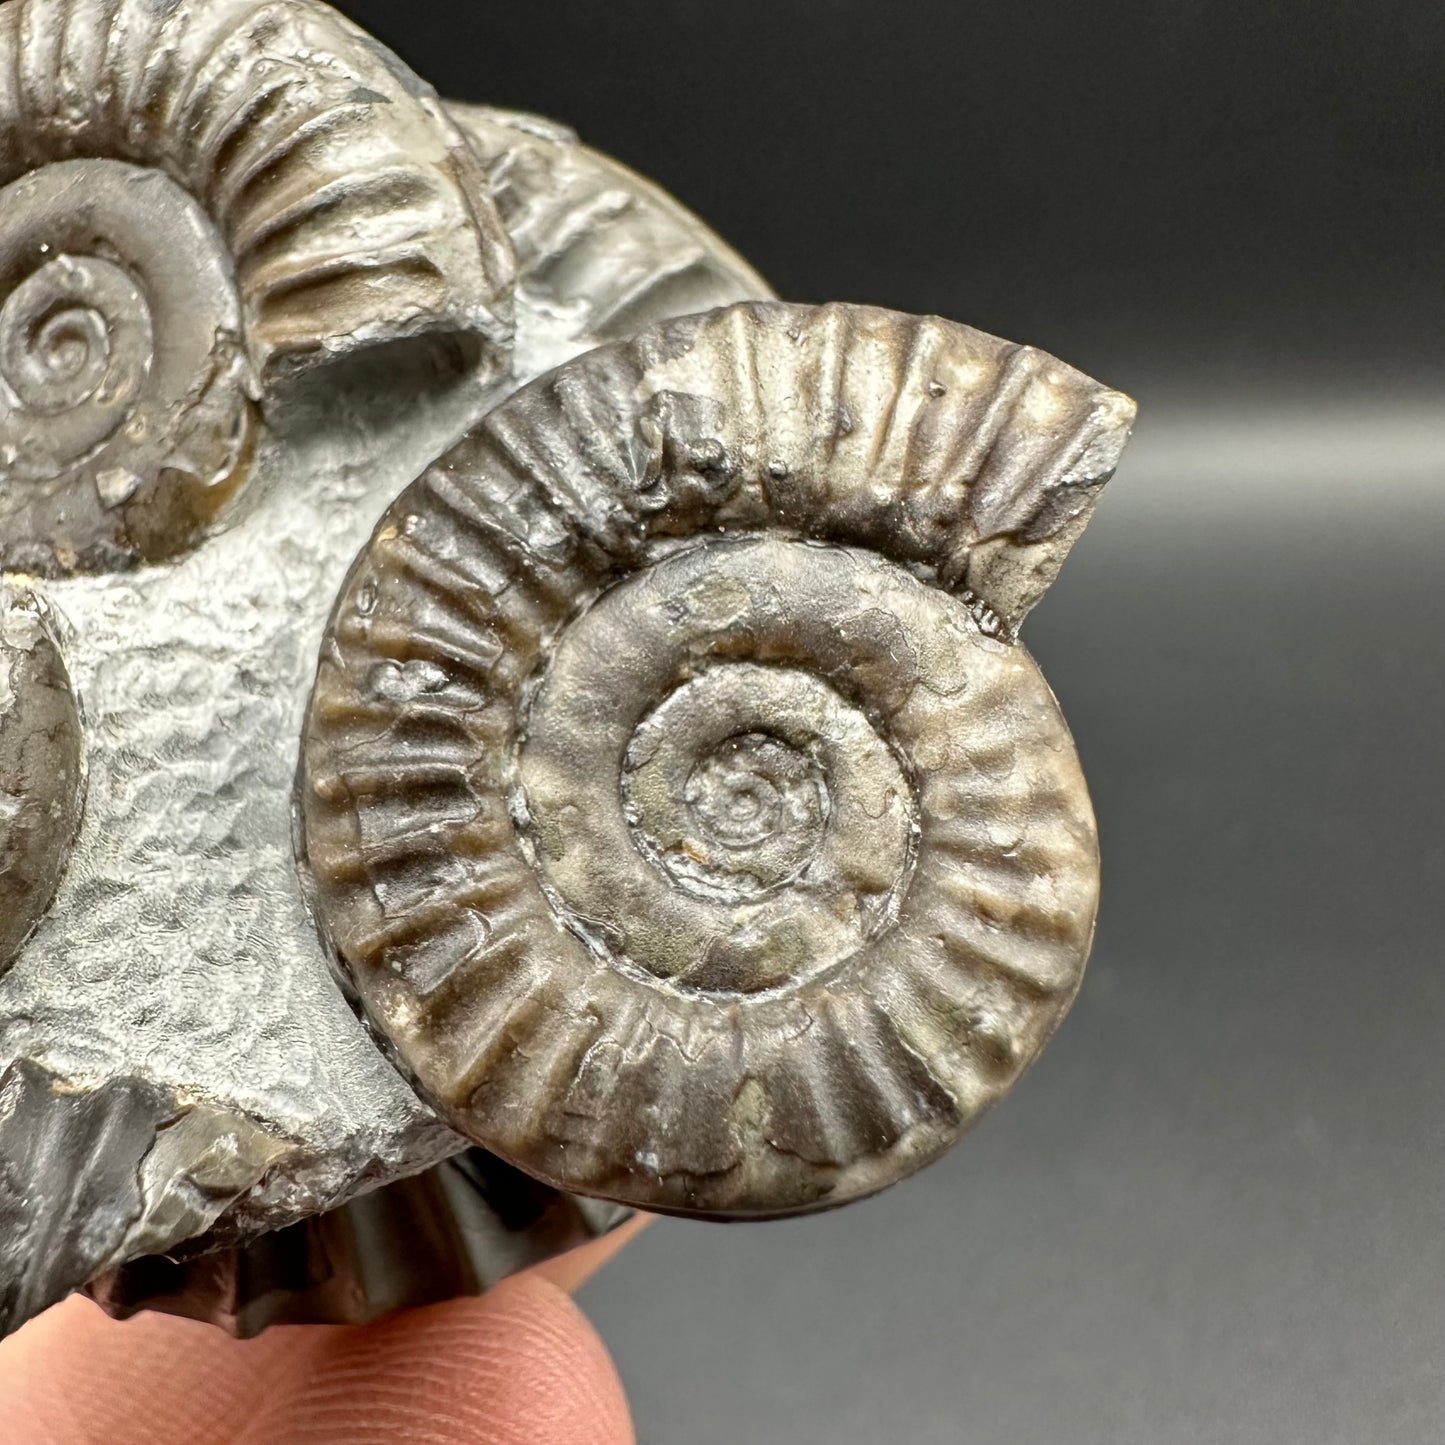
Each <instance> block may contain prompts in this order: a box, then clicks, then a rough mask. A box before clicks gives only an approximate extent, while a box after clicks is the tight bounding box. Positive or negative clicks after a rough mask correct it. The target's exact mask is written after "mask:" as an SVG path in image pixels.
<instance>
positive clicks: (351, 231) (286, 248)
mask: <svg viewBox="0 0 1445 1445" xmlns="http://www.w3.org/2000/svg"><path fill="white" fill-rule="evenodd" d="M6 183H9V184H8V186H6ZM0 186H6V188H5V189H4V190H0V564H3V565H4V566H5V567H7V568H21V569H25V570H29V571H32V572H46V573H55V572H67V571H74V570H86V571H92V570H110V569H114V568H116V567H120V566H124V565H128V564H129V563H131V562H132V561H134V560H135V559H137V558H141V559H155V558H159V557H164V556H168V555H171V554H173V553H174V552H176V551H177V550H179V549H180V548H182V547H184V546H186V545H188V544H189V542H190V540H191V539H192V538H193V537H194V536H195V535H196V534H197V533H199V532H200V531H202V530H203V529H204V528H205V527H206V526H207V525H209V524H210V522H211V521H213V520H214V518H215V517H216V515H217V513H218V512H219V511H220V510H221V508H222V507H223V506H224V505H225V504H226V502H227V501H228V500H229V499H230V497H231V495H232V494H233V492H234V491H235V488H236V486H237V485H238V483H239V482H240V480H241V479H242V476H243V475H244V471H245V466H246V461H247V457H248V455H249V450H250V446H251V428H252V414H253V408H254V407H255V405H256V404H257V403H258V402H260V403H263V404H266V403H268V402H269V401H272V400H274V399H275V392H274V390H273V389H270V388H268V385H267V384H268V381H269V380H271V379H274V378H277V377H279V378H283V379H284V378H285V377H287V376H288V375H294V374H295V373H296V372H299V371H304V370H306V369H308V368H313V367H315V366H316V365H317V364H318V363H323V362H329V361H331V360H334V359H335V358H337V357H339V356H344V355H346V354H348V353H350V352H354V351H356V350H358V349H361V348H369V347H373V346H376V345H378V344H381V343H385V342H390V341H399V340H404V339H407V338H413V337H417V336H421V335H432V334H449V335H455V336H458V337H462V338H471V339H472V340H473V341H474V343H475V344H476V345H477V346H479V347H486V348H491V349H492V350H493V352H494V353H495V356H496V357H500V355H501V354H502V351H503V350H504V348H505V345H506V342H507V339H508V335H509V321H508V318H509V311H508V304H509V294H510V283H511V269H512V258H511V253H510V248H508V247H507V246H506V244H505V241H504V239H502V238H503V235H504V233H503V232H502V229H501V226H500V223H499V221H498V220H497V218H496V214H495V212H494V211H493V209H492V206H491V202H490V200H489V199H488V196H487V192H486V188H485V186H484V184H483V181H482V177H481V172H480V168H479V166H478V164H477V162H476V160H475V158H474V156H473V154H472V152H471V150H470V148H469V147H468V146H467V145H466V143H465V142H464V141H463V139H462V137H461V135H460V134H459V133H458V132H457V131H456V130H455V129H454V128H453V126H452V125H451V123H450V122H449V121H448V120H447V119H446V117H445V116H444V114H443V112H442V109H441V106H440V104H439V103H438V102H437V100H436V98H435V96H434V95H433V94H432V93H431V92H430V90H429V89H428V88H427V87H426V86H424V85H422V84H421V82H420V81H418V80H417V79H416V77H415V76H413V75H412V74H411V73H410V72H409V71H407V70H406V69H405V67H404V66H402V65H400V64H399V63H398V62H397V61H395V59H394V57H391V56H390V55H388V53H387V52H385V51H384V50H382V49H381V48H380V47H379V46H377V45H375V44H374V43H372V42H371V41H370V40H369V39H368V38H367V37H366V36H364V35H362V34H361V33H360V32H359V31H357V30H356V29H355V28H354V27H352V26H351V25H350V24H348V23H347V22H346V21H344V20H343V19H342V18H341V17H340V16H339V15H337V14H335V12H333V11H331V10H329V9H327V8H326V7H325V6H322V5H317V4H312V3H308V0H209V3H206V4H175V3H165V4H162V3H158V0H7V3H5V4H4V5H0Z"/></svg>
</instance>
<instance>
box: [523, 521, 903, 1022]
mask: <svg viewBox="0 0 1445 1445" xmlns="http://www.w3.org/2000/svg"><path fill="white" fill-rule="evenodd" d="M817 565H818V562H817V559H816V558H814V557H813V556H812V555H811V553H810V552H809V550H808V549H806V548H802V547H797V548H791V549H790V548H787V547H782V548H778V547H771V546H770V547H745V548H734V547H728V546H718V547H715V548H699V549H697V552H696V553H688V554H681V555H679V556H676V557H673V558H670V559H668V560H667V561H665V562H662V563H659V564H658V565H657V566H655V567H653V568H651V569H649V570H648V571H647V572H645V573H643V574H641V575H638V576H635V577H633V578H631V579H629V580H628V581H627V582H625V583H623V584H621V585H619V586H617V587H615V588H614V589H613V590H612V591H610V592H608V593H606V594H605V595H604V596H603V597H602V598H601V599H600V600H599V601H598V602H596V603H595V604H594V605H593V606H592V607H591V608H590V609H589V610H588V611H587V612H585V613H584V614H583V615H582V616H581V617H580V618H578V619H577V620H576V621H575V622H574V623H573V624H572V625H571V626H570V627H569V628H568V629H567V630H566V631H565V632H564V633H563V635H562V637H561V639H560V640H559V642H558V644H557V649H556V652H555V654H554V655H553V657H552V659H551V662H550V665H549V666H548V669H547V672H546V675H545V676H544V678H543V679H542V684H541V686H540V688H539V689H538V692H537V695H536V698H535V700H534V702H533V704H532V709H531V715H530V718H529V720H528V729H527V738H526V742H525V744H524V746H523V748H522V751H521V754H520V758H519V769H518V771H519V782H520V784H521V798H520V800H519V806H518V812H519V814H520V815H521V816H523V817H524V818H525V819H526V820H527V825H528V833H529V836H530V838H531V847H532V851H533V854H534V856H535V859H536V864H537V867H538V869H539V871H540V872H541V874H542V876H543V879H544V881H545V883H546V885H547V890H548V896H549V897H550V898H551V899H552V901H553V906H554V907H555V909H556V910H557V913H558V915H559V917H560V918H561V920H562V921H563V922H564V923H565V924H566V925H567V926H568V927H569V928H571V929H572V931H573V932H575V933H576V934H577V935H578V936H579V937H581V938H583V939H585V940H586V941H587V942H588V943H589V944H590V945H591V946H592V947H593V948H594V949H597V950H599V951H602V952H605V953H606V954H607V955H608V956H609V957H610V958H612V959H613V960H615V961H616V962H618V963H624V964H626V965H629V966H631V967H634V968H636V969H639V970H642V971H645V972H646V973H649V974H652V975H653V976H654V977H656V978H658V979H664V980H667V981H668V982H669V983H670V984H672V985H673V986H674V987H679V988H686V989H688V990H690V991H696V992H699V993H714V994H742V993H757V992H761V991H765V990H769V989H780V988H788V987H794V986H797V985H800V984H803V983H806V982H807V981H808V980H810V979H813V978H816V977H818V976H819V975H820V974H822V973H824V972H826V971H827V970H829V969H830V968H833V967H834V966H835V965H837V964H840V963H842V962H843V961H844V960H846V959H848V958H851V957H852V956H853V955H855V954H856V953H857V952H858V951H859V950H860V949H861V948H863V947H864V946H865V945H867V944H868V942H869V941H870V940H872V939H874V938H876V937H878V936H879V935H880V933H881V932H882V931H884V930H886V929H887V928H888V927H889V926H890V925H891V923H892V921H893V919H894V918H895V916H896V913H897V908H898V905H899V902H900V899H901V898H902V895H903V893H904V892H905V891H906V889H907V886H908V880H909V877H910V870H911V863H912V856H913V845H914V831H915V827H916V801H915V798H914V795H913V789H912V786H911V785H910V783H909V781H908V779H907V778H906V776H905V774H904V770H903V765H902V764H901V763H900V761H899V758H898V756H897V754H896V753H895V750H894V748H893V746H892V745H891V744H890V743H889V741H888V740H887V739H886V738H885V737H884V736H883V735H882V734H881V733H880V732H879V731H878V730H877V729H876V728H875V726H874V724H873V723H872V722H871V721H870V720H869V717H868V715H867V713H866V712H865V710H864V707H863V706H862V705H861V699H859V700H855V699H853V698H851V697H848V696H845V694H844V693H843V692H842V691H840V690H839V688H838V687H836V686H835V685H834V683H833V682H832V681H830V680H829V676H828V674H829V673H830V672H832V671H833V669H832V667H831V665H827V666H824V665H822V664H823V656H822V655H823V654H824V652H825V651H826V646H827V639H826V636H819V637H816V638H814V637H812V636H810V635H809V633H808V631H807V629H805V628H802V627H800V626H799V625H798V620H797V618H796V615H795V613H794V610H793V609H792V608H791V607H789V608H779V607H778V605H777V602H778V599H779V598H780V597H789V596H790V595H795V594H797V593H799V592H803V593H806V592H807V590H808V586H807V584H809V583H810V581H811V578H810V576H808V575H806V574H807V573H809V572H810V571H811V570H814V569H816V567H817ZM795 572H796V573H797V575H794V573H795ZM818 625H819V627H820V628H821V629H822V630H823V632H824V633H826V630H827V627H828V624H827V622H826V619H823V618H820V619H818ZM654 699H660V701H654Z"/></svg>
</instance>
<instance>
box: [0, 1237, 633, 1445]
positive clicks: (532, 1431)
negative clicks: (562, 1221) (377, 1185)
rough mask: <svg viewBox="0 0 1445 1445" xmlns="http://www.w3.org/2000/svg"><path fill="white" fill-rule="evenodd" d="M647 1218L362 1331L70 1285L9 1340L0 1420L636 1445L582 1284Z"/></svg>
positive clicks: (54, 1441)
mask: <svg viewBox="0 0 1445 1445" xmlns="http://www.w3.org/2000/svg"><path fill="white" fill-rule="evenodd" d="M643 1223H644V1221H642V1220H637V1221H634V1222H633V1223H632V1224H630V1225H628V1226H627V1227H626V1228H624V1229H622V1230H619V1231H617V1232H616V1233H615V1234H613V1235H611V1236H610V1237H608V1238H607V1239H603V1240H599V1241H597V1242H596V1243H595V1244H591V1245H588V1246H587V1247H585V1248H584V1249H580V1250H576V1251H574V1252H573V1253H572V1254H570V1255H567V1256H565V1257H563V1258H562V1259H558V1260H553V1261H550V1262H549V1263H548V1264H545V1265H542V1266H539V1267H538V1268H536V1269H533V1270H529V1271H527V1272H526V1273H524V1274H521V1275H518V1276H516V1277H515V1278H513V1279H510V1280H508V1281H506V1282H505V1283H504V1284H502V1285H499V1286H498V1287H497V1288H496V1289H494V1290H492V1291H491V1293H489V1294H487V1295H485V1296H483V1297H482V1298H480V1299H459V1300H452V1301H450V1302H449V1303H447V1304H443V1305H437V1306H435V1307H433V1308H431V1309H426V1310H417V1311H415V1312H414V1313H412V1314H407V1315H399V1316H396V1317H394V1318H392V1319H390V1320H383V1321H381V1322H380V1323H378V1324H375V1325H366V1326H360V1327H357V1328H340V1327H332V1326H324V1327H296V1328H289V1329H276V1330H272V1331H270V1332H269V1333H267V1334H265V1335H263V1336H262V1337H261V1338H260V1339H259V1340H251V1341H246V1342H237V1341H235V1340H231V1339H228V1338H227V1337H226V1336H224V1335H222V1334H221V1333H220V1332H219V1331H216V1330H213V1329H211V1328H210V1327H209V1326H206V1325H198V1324H194V1323H192V1322H190V1321H187V1320H175V1319H168V1318H165V1317H164V1316H161V1315H141V1316H139V1317H137V1318H136V1319H134V1320H132V1321H130V1322H129V1323H126V1324H116V1323H114V1322H113V1321H111V1320H109V1319H107V1318H106V1317H105V1316H104V1315H103V1314H102V1313H101V1312H100V1310H99V1309H97V1308H96V1307H95V1306H94V1305H93V1304H91V1303H90V1302H89V1301H88V1300H85V1299H81V1298H78V1297H77V1298H73V1299H70V1300H67V1301H66V1302H65V1303H64V1304H62V1305H59V1306H57V1307H56V1308H55V1309H53V1310H50V1311H49V1312H48V1313H47V1314H45V1315H43V1316H41V1317H40V1318H39V1319H37V1320H34V1321H32V1322H31V1323H30V1324H29V1325H27V1326H26V1327H25V1328H24V1329H22V1330H21V1331H20V1332H19V1333H18V1334H16V1335H15V1336H14V1337H13V1338H11V1339H10V1340H8V1341H7V1342H6V1343H5V1344H4V1345H0V1421H4V1422H5V1426H4V1433H5V1435H6V1438H7V1439H8V1438H14V1439H16V1440H24V1441H26V1442H27V1445H93V1442H94V1445H99V1442H104V1445H384V1442H385V1445H390V1442H393V1441H395V1442H401V1441H405V1442H408V1445H412V1442H414V1445H463V1442H465V1445H634V1442H635V1439H636V1437H635V1435H634V1433H633V1428H632V1416H631V1412H630V1411H629V1409H628V1406H627V1399H626V1396H625V1395H624V1393H623V1389H622V1383H621V1381H620V1380H619V1378H618V1375H617V1369H616V1366H615V1365H614V1364H613V1363H612V1359H611V1357H610V1356H609V1355H608V1353H607V1348H606V1346H605V1345H604V1344H603V1343H602V1340H601V1338H600V1337H599V1336H598V1334H597V1332H596V1331H595V1330H594V1329H593V1328H592V1326H591V1325H590V1324H589V1323H588V1322H587V1320H586V1318H585V1317H584V1316H583V1314H582V1312H581V1311H580V1310H579V1309H578V1308H577V1306H576V1305H575V1304H574V1303H573V1302H572V1298H571V1292H572V1291H573V1290H575V1289H576V1288H577V1287H578V1286H580V1285H581V1284H582V1283H583V1282H584V1281H585V1280H587V1279H588V1278H590V1277H591V1275H592V1274H594V1273H595V1272H596V1271H597V1270H598V1269H600V1268H601V1267H602V1265H604V1264H605V1263H606V1262H607V1261H608V1260H609V1259H611V1258H612V1256H613V1255H615V1254H616V1253H617V1252H618V1250H620V1249H622V1248H623V1247H624V1246H625V1245H626V1244H627V1243H628V1241H629V1240H631V1239H632V1238H634V1237H635V1236H636V1234H637V1233H638V1231H639V1230H640V1229H641V1228H642V1227H643ZM10 1432H13V1437H12V1435H11V1433H10Z"/></svg>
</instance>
